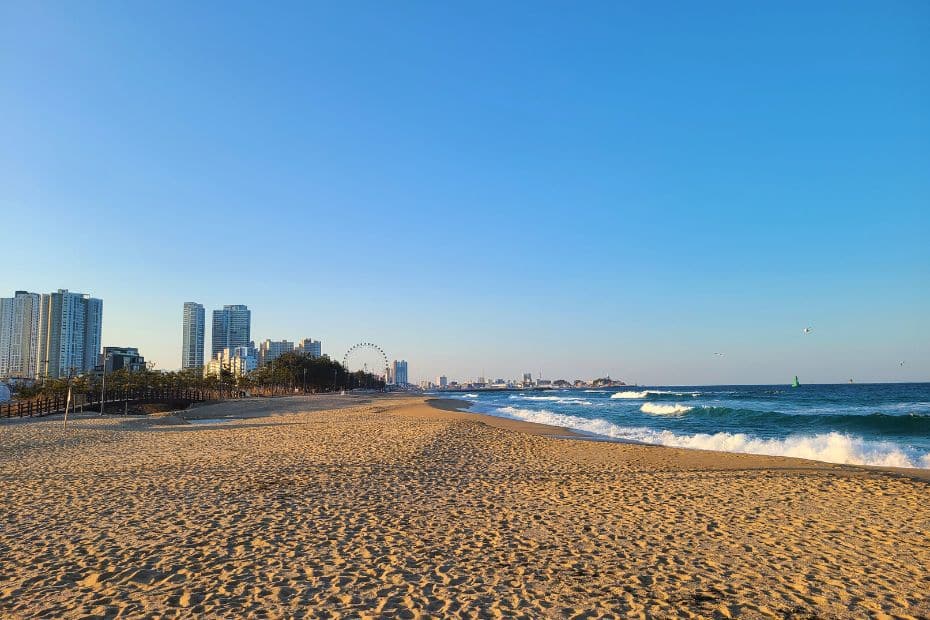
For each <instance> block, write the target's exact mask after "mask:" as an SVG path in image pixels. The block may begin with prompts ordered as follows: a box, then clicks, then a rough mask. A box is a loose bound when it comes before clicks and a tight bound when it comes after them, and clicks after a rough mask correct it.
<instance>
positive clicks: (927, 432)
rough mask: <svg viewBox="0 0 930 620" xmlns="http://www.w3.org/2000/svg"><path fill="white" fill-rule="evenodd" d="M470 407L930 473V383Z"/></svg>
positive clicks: (624, 435)
mask: <svg viewBox="0 0 930 620" xmlns="http://www.w3.org/2000/svg"><path fill="white" fill-rule="evenodd" d="M461 397H462V398H465V397H466V396H465V395H461ZM467 399H468V400H469V401H471V402H472V403H473V404H472V407H471V410H472V411H475V412H479V413H486V414H491V415H496V416H503V417H508V418H515V419H519V420H527V421H530V422H540V423H543V424H553V425H556V426H562V427H566V428H570V429H574V430H577V431H582V432H584V433H590V434H592V435H595V436H598V437H602V438H610V439H618V440H632V441H639V442H645V443H650V444H659V445H664V446H677V447H682V448H699V449H704V450H721V451H725V452H746V453H751V454H767V455H776V456H793V457H800V458H806V459H815V460H818V461H827V462H830V463H849V464H860V465H883V466H891V467H920V468H930V383H896V384H842V385H801V386H799V387H791V386H787V385H723V386H713V387H708V386H652V387H623V388H610V389H577V390H547V391H536V390H531V391H524V392H484V391H482V392H471V393H469V394H468V395H467Z"/></svg>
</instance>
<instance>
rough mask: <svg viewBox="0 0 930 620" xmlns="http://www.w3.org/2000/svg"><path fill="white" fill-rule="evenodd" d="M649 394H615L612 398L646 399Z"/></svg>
mask: <svg viewBox="0 0 930 620" xmlns="http://www.w3.org/2000/svg"><path fill="white" fill-rule="evenodd" d="M647 396H649V394H648V392H615V393H614V394H612V395H611V398H646V397H647Z"/></svg>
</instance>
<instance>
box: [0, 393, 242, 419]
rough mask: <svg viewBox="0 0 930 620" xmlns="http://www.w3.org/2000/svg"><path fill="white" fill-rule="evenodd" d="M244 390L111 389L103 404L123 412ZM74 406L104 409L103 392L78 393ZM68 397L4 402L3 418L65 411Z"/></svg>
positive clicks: (234, 395) (109, 409)
mask: <svg viewBox="0 0 930 620" xmlns="http://www.w3.org/2000/svg"><path fill="white" fill-rule="evenodd" d="M240 395H241V393H240V392H236V391H234V390H233V391H230V390H177V389H157V390H155V389H144V390H113V391H108V392H107V394H106V400H105V401H104V403H103V410H104V413H123V411H125V410H126V407H127V406H134V405H142V404H146V403H163V402H170V401H182V402H184V403H186V404H189V403H195V402H202V401H206V400H222V399H227V398H238V397H239V396H240ZM72 398H73V405H74V407H73V408H74V409H78V408H80V409H91V410H97V411H99V410H100V402H101V398H100V394H99V393H97V394H74V395H72ZM66 402H67V399H66V397H65V396H54V397H49V398H36V399H32V400H20V401H11V402H8V403H0V419H2V418H27V417H28V418H34V417H41V416H47V415H52V414H55V413H64V412H65V404H66Z"/></svg>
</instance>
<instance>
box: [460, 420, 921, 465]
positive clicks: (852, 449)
mask: <svg viewBox="0 0 930 620" xmlns="http://www.w3.org/2000/svg"><path fill="white" fill-rule="evenodd" d="M471 410H472V411H474V412H476V413H486V414H490V415H498V416H502V417H506V418H514V419H518V420H526V421H528V422H538V423H540V424H549V425H552V426H561V427H563V428H570V429H574V430H578V431H582V432H586V433H591V434H594V435H601V436H603V437H610V438H613V439H620V440H629V441H637V442H642V443H650V444H658V445H663V446H674V447H678V448H695V449H698V450H717V451H721V452H742V453H747V454H762V455H769V456H790V457H794V458H802V459H811V460H815V461H825V462H828V463H841V464H847V465H878V466H883V467H918V468H926V469H930V452H928V453H924V454H921V453H919V452H917V451H914V450H912V451H910V452H905V451H904V450H902V449H901V448H900V447H898V446H896V445H895V444H893V443H891V442H888V441H869V440H866V439H863V438H861V437H856V436H853V435H846V434H843V433H837V432H829V433H819V434H810V435H807V434H805V435H790V436H788V437H785V438H784V439H762V438H758V437H752V436H750V435H747V434H745V433H725V432H720V433H712V434H710V433H697V434H694V435H677V434H675V433H673V432H671V431H657V430H654V429H650V428H646V427H623V426H618V425H616V424H613V423H611V422H608V421H607V420H604V419H601V418H594V419H587V418H581V417H578V416H572V415H565V414H560V413H554V412H551V411H545V410H543V411H532V410H529V409H519V408H517V407H502V408H491V409H482V408H480V407H472V409H471Z"/></svg>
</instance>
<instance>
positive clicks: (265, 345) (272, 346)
mask: <svg viewBox="0 0 930 620" xmlns="http://www.w3.org/2000/svg"><path fill="white" fill-rule="evenodd" d="M293 350H294V343H293V342H290V341H288V340H266V341H264V342H262V343H261V344H259V345H258V365H259V366H264V365H265V364H270V363H271V362H273V361H274V360H276V359H278V358H279V357H281V356H282V355H284V354H285V353H291V352H292V351H293Z"/></svg>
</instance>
